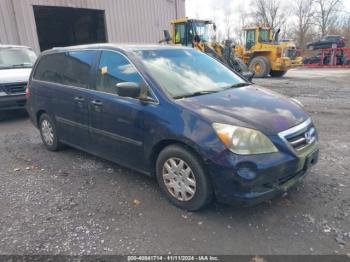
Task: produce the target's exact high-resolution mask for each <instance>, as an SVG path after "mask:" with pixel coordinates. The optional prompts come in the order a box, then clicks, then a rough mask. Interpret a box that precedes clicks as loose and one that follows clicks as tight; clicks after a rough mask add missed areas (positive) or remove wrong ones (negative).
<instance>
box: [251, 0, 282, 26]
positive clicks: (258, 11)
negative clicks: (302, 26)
mask: <svg viewBox="0 0 350 262" xmlns="http://www.w3.org/2000/svg"><path fill="white" fill-rule="evenodd" d="M254 5H255V12H254V14H253V15H254V16H255V19H256V21H257V22H258V23H259V24H261V23H263V24H267V25H269V26H270V27H271V28H272V29H277V28H279V27H280V26H281V25H282V24H284V23H285V21H286V19H287V15H286V13H285V11H286V10H283V8H282V5H281V1H280V0H255V1H254Z"/></svg>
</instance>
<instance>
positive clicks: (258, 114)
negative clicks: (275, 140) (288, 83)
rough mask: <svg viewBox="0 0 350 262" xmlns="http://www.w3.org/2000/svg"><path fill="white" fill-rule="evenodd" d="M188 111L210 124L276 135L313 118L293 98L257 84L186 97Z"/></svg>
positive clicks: (185, 103) (185, 102) (183, 100)
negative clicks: (203, 118) (226, 125)
mask: <svg viewBox="0 0 350 262" xmlns="http://www.w3.org/2000/svg"><path fill="white" fill-rule="evenodd" d="M179 103H182V104H183V105H184V106H185V107H186V108H188V109H190V110H193V111H195V112H197V113H199V114H201V115H203V116H204V117H205V118H206V119H208V120H209V121H210V122H219V123H224V124H233V125H235V124H236V125H241V126H245V127H250V128H256V129H259V130H261V131H263V132H265V133H267V134H269V135H275V134H277V133H279V132H281V131H284V130H286V129H289V128H291V127H293V126H295V125H297V124H299V123H301V122H303V121H305V120H306V119H307V118H308V117H309V116H308V114H307V113H306V112H305V111H304V110H303V109H302V107H301V106H299V105H298V104H297V103H296V102H294V101H292V100H291V99H289V98H287V97H285V96H282V95H280V94H277V93H275V92H272V91H270V90H267V89H265V88H261V87H258V86H256V85H251V86H246V87H240V88H233V89H229V90H226V91H223V92H218V93H213V94H208V95H201V96H196V97H191V98H185V99H182V100H181V101H179Z"/></svg>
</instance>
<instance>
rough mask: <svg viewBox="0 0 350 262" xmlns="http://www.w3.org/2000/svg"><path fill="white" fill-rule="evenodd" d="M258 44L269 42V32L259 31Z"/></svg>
mask: <svg viewBox="0 0 350 262" xmlns="http://www.w3.org/2000/svg"><path fill="white" fill-rule="evenodd" d="M259 40H260V42H269V41H270V39H269V30H266V29H261V30H260V33H259Z"/></svg>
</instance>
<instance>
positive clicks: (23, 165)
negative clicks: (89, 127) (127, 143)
mask: <svg viewBox="0 0 350 262" xmlns="http://www.w3.org/2000/svg"><path fill="white" fill-rule="evenodd" d="M256 82H257V83H259V84H261V85H263V86H266V87H269V88H271V89H272V90H275V91H277V92H280V93H283V94H286V95H288V96H292V97H295V98H297V99H299V100H300V101H302V102H303V103H304V105H305V107H306V109H307V110H308V111H309V112H310V113H311V114H312V116H313V118H314V121H315V123H316V125H317V127H318V130H319V133H320V139H321V145H320V146H321V155H320V161H319V164H318V165H317V166H316V167H315V168H314V169H313V170H312V172H311V174H310V176H308V177H307V178H306V179H305V180H304V181H303V182H302V183H300V184H299V185H298V186H297V188H295V189H294V190H292V191H291V192H290V193H289V194H288V195H287V196H285V197H283V198H279V199H275V200H273V201H271V202H268V203H263V204H261V205H259V206H256V207H250V208H242V207H231V206H224V205H218V204H214V205H212V206H211V207H209V208H207V209H206V210H203V211H201V212H197V213H188V212H184V211H182V210H180V209H178V208H176V207H174V206H172V205H171V204H169V203H168V202H167V200H166V199H165V198H164V197H163V196H162V195H161V193H160V191H159V189H158V187H157V184H156V182H155V180H153V179H151V178H148V177H146V176H143V175H141V174H138V173H136V172H133V171H131V170H128V169H125V168H122V167H120V166H118V165H115V164H112V163H109V162H107V161H104V160H101V159H99V158H95V157H93V156H91V155H88V154H85V153H82V152H79V151H77V150H74V149H67V150H64V151H61V152H59V153H51V152H48V151H46V150H45V149H44V147H43V145H42V143H41V141H40V138H39V133H38V131H37V130H36V129H35V128H34V127H33V126H32V125H31V124H30V122H29V120H28V119H27V117H26V115H25V113H23V112H22V113H18V112H17V113H11V114H7V115H4V114H2V115H1V116H0V118H1V120H0V152H1V154H0V253H1V254H23V253H25V254H129V253H138V254H167V253H172V254H203V253H205V254H313V253H315V254H333V253H339V254H346V253H350V190H349V186H350V173H349V169H350V138H349V134H350V99H349V98H350V84H349V83H350V71H349V70H347V71H346V70H329V69H326V70H317V69H315V70H310V69H309V70H306V69H299V70H293V71H290V72H288V74H287V75H286V77H284V78H281V79H261V80H256Z"/></svg>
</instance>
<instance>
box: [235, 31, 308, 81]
mask: <svg viewBox="0 0 350 262" xmlns="http://www.w3.org/2000/svg"><path fill="white" fill-rule="evenodd" d="M243 30H244V33H245V43H244V45H243V46H241V45H238V46H236V47H235V55H236V56H237V57H239V58H241V59H242V60H243V62H244V63H245V64H246V65H247V66H248V67H249V69H250V70H251V71H252V72H254V75H255V77H266V76H268V75H271V76H272V77H282V76H283V75H284V74H285V73H286V72H287V70H288V69H290V68H293V67H296V66H301V65H302V57H297V50H296V46H295V44H294V43H293V42H290V41H289V42H288V43H282V42H280V41H279V40H278V36H279V30H277V31H276V33H275V34H273V32H272V29H271V28H270V27H263V26H258V27H247V28H244V29H243Z"/></svg>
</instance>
